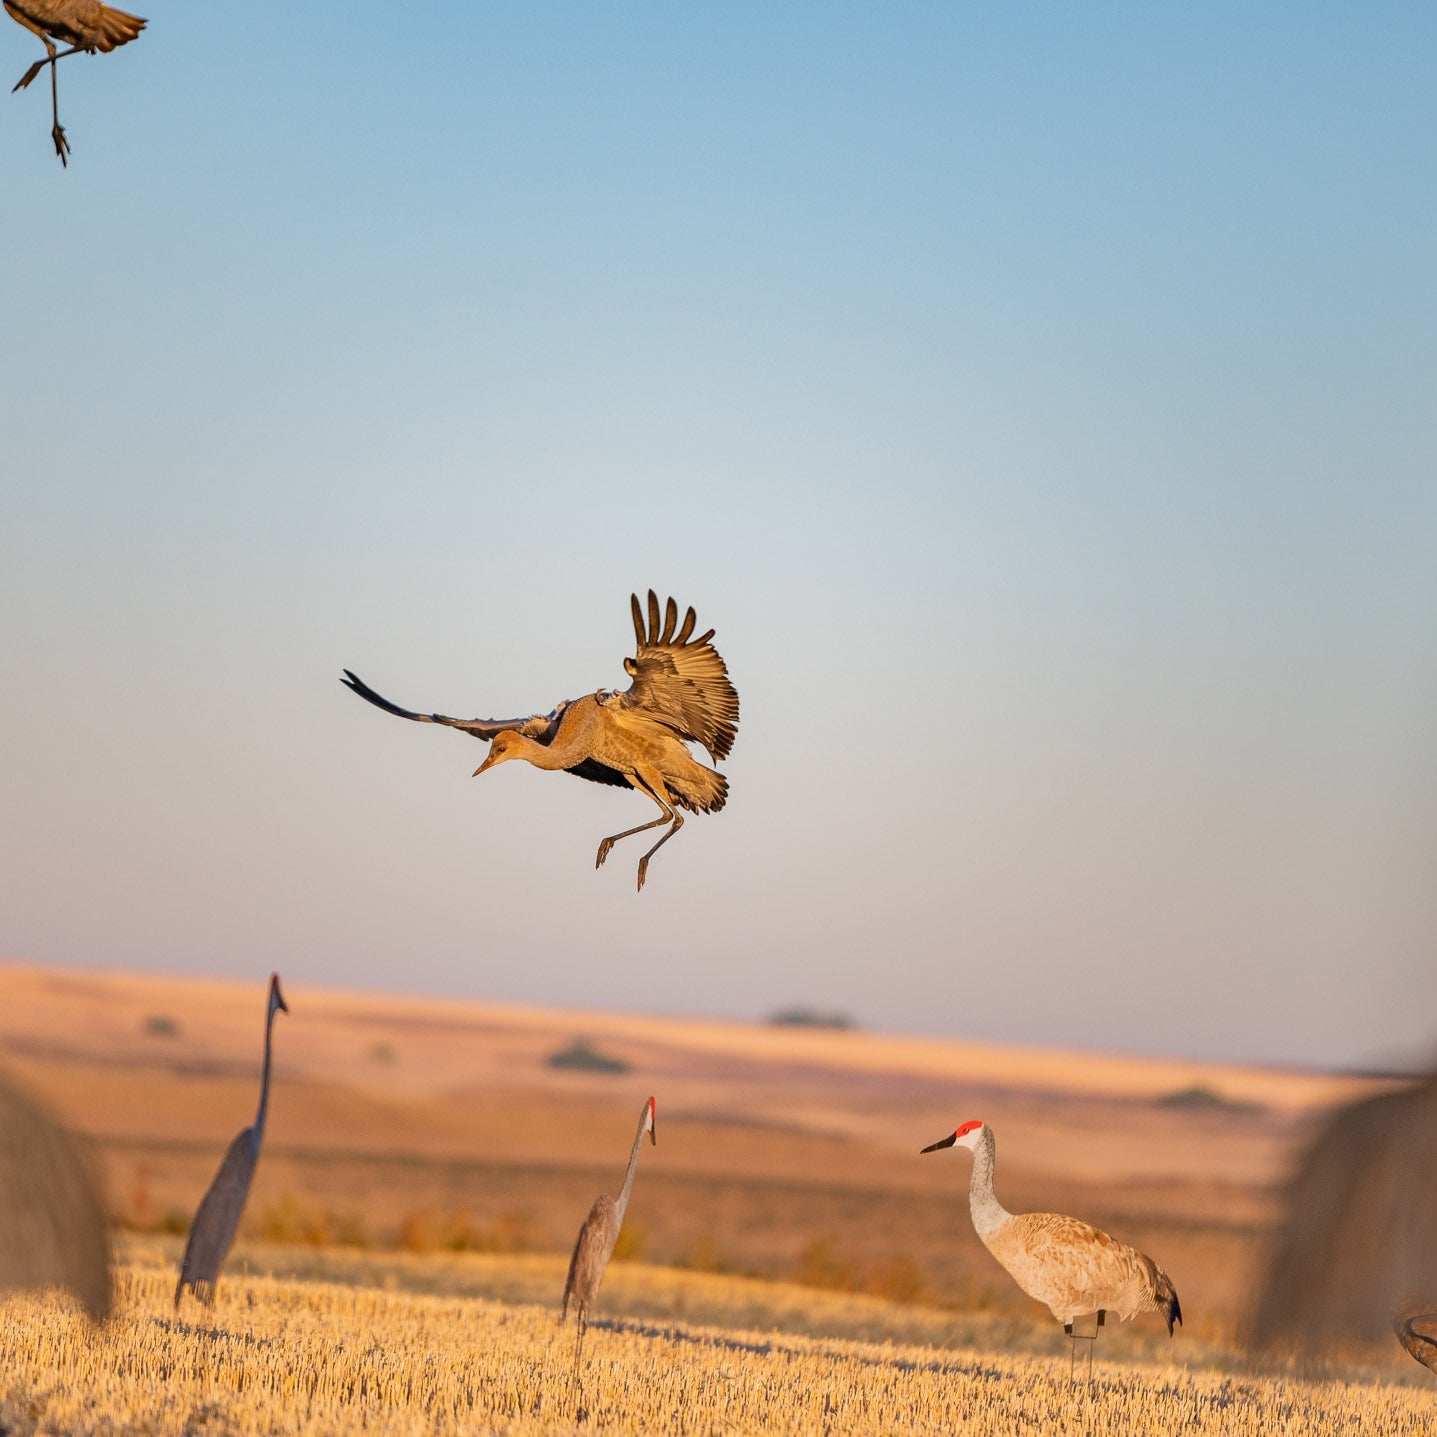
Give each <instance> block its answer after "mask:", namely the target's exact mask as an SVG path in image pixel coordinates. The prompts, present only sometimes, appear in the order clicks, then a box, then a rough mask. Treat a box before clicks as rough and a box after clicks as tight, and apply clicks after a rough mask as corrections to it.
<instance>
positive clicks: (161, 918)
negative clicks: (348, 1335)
mask: <svg viewBox="0 0 1437 1437" xmlns="http://www.w3.org/2000/svg"><path fill="white" fill-rule="evenodd" d="M146 3H147V0H146ZM148 18H149V21H150V24H149V28H148V29H147V30H146V31H145V32H144V33H143V34H142V35H141V36H140V37H139V39H138V40H136V41H135V42H133V43H132V44H130V45H128V46H125V47H124V48H122V49H121V50H117V51H115V52H113V53H111V54H109V55H103V56H83V55H82V56H76V57H74V58H72V59H69V60H66V61H64V62H63V63H62V64H61V66H60V68H59V86H60V95H59V99H60V115H61V120H62V123H63V124H64V125H65V126H66V130H67V134H68V137H69V140H70V143H71V146H72V155H71V159H70V164H69V167H68V168H62V167H61V165H60V164H59V162H58V160H57V159H56V157H55V155H54V153H53V150H52V147H51V144H50V139H49V123H50V121H49V96H48V93H47V87H46V86H45V85H44V84H43V83H39V84H36V85H34V86H32V87H31V89H30V90H27V91H24V92H21V93H20V94H17V95H11V94H9V93H0V121H3V122H0V213H3V214H4V216H5V228H6V232H7V234H8V236H9V251H8V252H9V254H10V261H9V263H8V265H7V266H5V269H4V273H3V274H0V300H3V314H4V334H5V340H6V342H5V344H4V345H3V350H0V490H3V505H0V514H3V520H0V613H3V615H4V619H3V624H0V663H3V675H4V682H3V684H0V734H3V739H4V742H3V745H0V814H3V820H0V866H3V871H4V873H5V875H6V877H5V882H4V884H3V887H0V958H8V959H11V960H15V961H27V962H43V963H55V964H63V965H74V966H77V967H87V968H126V969H143V970H149V971H161V972H174V973H194V974H215V975H225V976H236V977H243V976H246V975H254V977H255V979H256V982H261V981H263V979H264V977H265V976H266V975H267V974H268V972H269V970H270V969H271V968H277V969H279V970H280V971H281V972H282V973H283V974H284V975H285V977H286V978H287V979H289V980H290V981H291V982H292V983H316V984H325V985H342V986H351V987H359V988H375V989H382V990H392V991H416V992H423V993H431V994H447V995H455V996H467V997H482V998H489V999H500V1000H514V1001H521V1002H531V1003H558V1004H564V1005H570V1006H576V1007H580V1008H589V1009H632V1010H642V1011H650V1012H660V1013H674V1014H706V1015H717V1016H726V1017H736V1018H756V1019H762V1018H763V1017H765V1016H766V1015H768V1014H770V1013H772V1012H773V1011H774V1010H776V1009H778V1008H782V1007H786V1006H791V1005H794V1004H806V1005H812V1006H816V1007H820V1008H823V1009H829V1010H835V1011H839V1012H843V1013H846V1014H848V1015H850V1016H851V1017H852V1018H853V1019H854V1020H856V1021H857V1022H859V1023H860V1024H862V1025H863V1026H865V1027H871V1028H876V1029H885V1030H893V1031H898V1032H913V1033H927V1034H940V1035H951V1036H954V1037H958V1038H964V1039H975V1040H981V1041H990V1042H1001V1043H1007V1042H1016V1043H1030V1044H1040V1045H1057V1046H1062V1047H1071V1048H1080V1049H1098V1050H1117V1051H1123V1052H1132V1053H1152V1054H1164V1055H1173V1056H1184V1057H1194V1058H1217V1059H1239V1060H1244V1061H1258V1062H1264V1063H1300V1064H1307V1065H1317V1066H1322V1067H1330V1066H1360V1067H1386V1066H1395V1065H1403V1064H1408V1063H1415V1062H1419V1061H1425V1060H1428V1059H1430V1058H1431V1056H1432V1055H1433V1052H1434V1050H1437V943H1435V942H1434V933H1437V882H1434V879H1437V871H1434V868H1437V864H1434V855H1437V758H1434V742H1433V740H1434V733H1437V722H1435V721H1437V602H1434V599H1437V482H1434V477H1437V267H1434V265H1433V262H1432V257H1433V255H1434V254H1437V190H1434V187H1433V185H1432V183H1431V177H1432V175H1433V173H1434V171H1437V163H1434V162H1437V88H1434V87H1433V85H1432V84H1431V74H1432V66H1433V61H1434V58H1437V12H1434V11H1433V10H1432V9H1431V7H1429V6H1425V5H1418V4H1412V5H1385V4H1381V3H1378V4H1374V5H1369V6H1361V7H1357V6H1346V5H1342V6H1339V5H1324V4H1307V3H1304V4H1301V5H1299V4H1296V3H1291V4H1283V3H1275V4H1271V5H1264V6H1251V5H1238V4H1227V5H1221V4H1220V5H1214V6H1203V7H1185V8H1184V7H1172V6H1158V7H1154V6H1145V5H1119V4H1103V3H1097V4H1093V5H1084V6H1060V5H1053V4H1049V5H1029V4H1021V3H1015V4H1005V5H1001V6H999V5H977V4H967V3H953V4H948V5H934V4H906V3H892V4H884V5H856V4H843V3H835V4H831V5H824V6H809V5H773V4H758V3H753V4H744V3H737V4H733V5H726V6H721V7H714V6H705V7H699V6H651V5H633V4H624V3H614V4H606V5H602V6H593V5H584V4H563V3H551V4H543V5H493V4H487V3H470V0H466V3H462V4H459V3H435V4H432V5H430V6H428V7H427V8H425V9H424V10H423V11H421V12H416V11H414V10H413V9H408V8H406V7H402V6H392V5H378V4H367V3H362V0H361V3H358V4H355V3H351V4H347V5H344V6H342V7H341V6H339V5H337V4H334V3H331V0H314V3H313V4H311V5H309V6H306V7H305V10H304V14H303V16H302V17H301V16H299V15H298V14H297V12H296V11H295V9H294V7H293V6H292V5H286V6H284V7H281V6H279V5H277V4H274V3H267V0H260V3H256V4H251V5H247V6H243V7H236V6H211V5H195V6H188V7H165V8H160V6H159V4H158V3H157V4H156V5H155V6H154V7H153V8H151V9H150V10H149V11H148ZM301 22H302V28H301ZM39 53H40V50H39V46H38V42H37V41H36V40H35V39H34V37H33V36H31V35H29V34H28V33H26V32H25V31H24V30H22V29H21V28H20V27H19V26H16V25H4V26H3V27H0V64H3V65H4V66H8V67H9V70H6V71H5V72H4V73H7V74H8V73H9V71H11V70H13V71H14V73H15V77H16V78H18V77H19V74H20V73H21V72H22V71H23V70H24V68H25V67H26V66H27V65H28V64H29V63H30V61H31V60H32V59H33V58H35V56H36V55H38V54H39ZM8 88H9V86H8V83H7V84H6V85H3V86H0V92H7V91H8ZM649 587H653V588H655V589H656V590H658V592H659V593H660V594H661V595H667V594H670V593H672V594H673V595H675V596H676V597H677V598H678V600H679V601H680V603H681V604H683V605H688V604H692V605H694V606H695V608H696V609H697V611H698V616H699V622H700V624H701V625H702V626H704V627H708V626H710V625H711V626H713V627H714V628H715V629H716V631H717V635H716V639H715V643H716V644H717V646H718V649H719V651H720V652H721V653H722V654H723V656H724V658H725V659H726V661H727V662H728V665H729V669H730V672H731V674H732V676H733V679H734V682H735V684H736V686H737V688H738V692H739V694H740V697H741V703H742V719H741V724H740V728H739V734H738V740H737V743H736V744H735V746H734V750H733V753H732V755H731V757H730V758H729V760H728V761H727V762H726V763H725V764H724V765H723V767H724V771H725V772H726V773H727V774H728V777H729V782H730V785H731V789H730V799H729V803H728V806H727V807H726V808H725V809H724V811H723V812H722V813H720V814H718V815H712V816H707V817H705V816H694V817H691V818H690V819H689V821H688V823H687V825H686V827H685V828H684V830H683V832H682V833H681V834H680V835H679V836H678V837H676V838H675V839H674V840H673V841H672V842H671V843H669V844H668V845H666V846H665V848H664V849H663V851H662V852H661V853H660V854H659V855H658V856H657V857H656V858H655V859H654V861H653V864H652V866H651V868H650V872H649V881H648V884H647V886H646V888H645V890H644V892H643V893H642V894H636V893H635V891H634V882H633V877H634V865H635V864H636V862H637V859H638V856H639V853H640V852H641V851H642V849H641V848H640V847H639V846H638V845H640V844H642V843H643V842H644V841H645V840H644V839H632V840H628V841H626V842H625V843H621V844H620V845H619V846H618V848H617V849H616V851H615V852H614V854H613V855H612V856H611V857H610V859H609V861H608V863H607V864H606V866H605V867H604V868H603V869H602V870H600V871H598V872H595V870H594V867H593V856H594V851H595V848H596V846H597V844H598V840H599V839H600V838H602V837H603V836H605V835H606V834H610V833H614V832H617V831H619V830H621V829H623V828H627V827H630V826H632V825H634V824H636V823H641V822H645V821H647V819H648V818H649V816H650V814H651V812H652V810H651V808H650V807H649V805H648V804H647V801H645V800H642V799H640V798H638V797H637V796H636V795H632V794H627V793H625V792H621V791H620V790H618V789H610V788H603V787H600V786H597V785H593V784H586V783H582V782H578V781H574V780H571V779H570V778H568V777H566V776H563V775H554V774H550V773H543V772H540V771H538V770H535V769H532V768H530V767H529V766H527V765H523V764H517V763H515V764H508V765H505V766H503V767H501V768H498V769H496V770H493V771H492V772H490V773H489V774H486V775H485V776H484V777H483V778H481V779H477V780H476V779H472V778H471V777H470V774H471V772H472V770H473V769H474V768H475V767H476V766H477V764H478V763H479V762H480V761H481V760H482V759H483V757H484V754H485V747H484V745H483V744H481V743H477V742H475V741H474V740H473V739H471V738H469V737H468V736H465V735H462V734H457V733H451V732H448V731H445V730H441V729H434V728H421V727H419V726H418V725H413V724H406V723H402V722H401V721H399V720H397V719H394V718H391V717H389V716H387V715H385V714H383V713H380V712H378V711H376V710H375V709H373V708H370V707H369V706H367V705H365V704H363V703H361V702H360V701H359V700H357V699H356V698H355V697H354V696H353V695H352V694H350V693H349V692H348V691H347V690H346V689H345V688H344V687H343V686H342V685H341V684H340V683H339V677H340V672H341V670H342V669H343V668H350V669H353V670H355V671H356V672H357V673H359V674H360V675H361V676H362V677H363V678H364V679H366V680H367V681H368V682H369V683H371V684H373V685H374V687H376V688H377V689H378V690H379V691H380V692H381V693H383V694H385V695H387V696H389V697H390V698H392V699H394V700H395V701H397V702H399V703H401V704H404V705H406V706H408V707H411V708H418V709H422V710H425V711H431V710H438V711H440V712H444V713H450V714H458V715H461V716H465V717H473V716H484V717H490V716H500V717H504V716H511V715H521V714H529V713H533V712H537V711H544V710H548V709H549V708H551V707H552V706H553V705H554V704H555V703H556V702H557V701H559V700H561V699H564V698H569V697H574V696H576V695H578V694H582V693H585V692H589V691H591V690H593V689H595V688H598V687H601V686H602V687H608V686H620V685H622V684H623V683H624V682H625V680H624V674H623V669H622V661H623V659H624V657H625V656H626V655H628V654H629V653H631V652H632V645H633V634H632V628H631V625H630V620H629V614H628V602H629V594H630V593H631V592H632V591H635V590H637V591H639V592H643V591H644V590H646V589H648V588H649Z"/></svg>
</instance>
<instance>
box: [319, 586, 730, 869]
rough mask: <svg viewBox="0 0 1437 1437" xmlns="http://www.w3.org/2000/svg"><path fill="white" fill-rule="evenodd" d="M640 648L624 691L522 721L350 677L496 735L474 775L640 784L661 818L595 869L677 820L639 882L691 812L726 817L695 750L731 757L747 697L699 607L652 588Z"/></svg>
mask: <svg viewBox="0 0 1437 1437" xmlns="http://www.w3.org/2000/svg"><path fill="white" fill-rule="evenodd" d="M630 603H631V605H632V610H633V618H634V635H635V638H636V641H637V649H636V652H635V654H634V657H633V658H631V659H625V660H624V671H625V673H627V674H628V675H629V677H630V678H632V679H633V683H632V684H630V686H629V687H628V688H627V689H624V690H622V691H615V690H606V689H599V690H597V691H596V692H595V693H592V694H585V695H584V696H583V697H582V698H577V699H566V700H564V701H563V702H562V703H560V704H559V705H558V706H557V707H556V708H555V709H554V710H553V711H552V712H551V713H547V714H533V715H531V716H530V717H528V718H518V719H456V718H448V717H446V716H445V715H444V714H420V713H411V712H410V711H409V710H408V709H402V708H400V707H399V706H398V705H397V704H392V703H390V702H389V700H388V699H386V698H381V697H380V696H379V695H378V694H377V693H375V692H374V690H373V689H372V688H370V687H369V685H368V684H366V683H364V682H363V680H361V679H360V678H359V677H358V676H357V675H355V674H354V673H353V672H351V671H350V670H349V669H345V671H344V678H343V679H342V680H341V682H343V683H345V684H347V685H348V686H349V687H350V688H352V689H353V690H354V692H355V693H357V694H358V695H359V696H360V698H362V699H368V700H369V702H370V703H372V704H374V705H375V706H376V707H377V708H382V709H383V710H384V711H385V712H386V713H391V714H397V715H398V716H399V717H400V718H406V719H413V720H415V721H416V722H417V723H437V724H447V725H448V726H449V727H450V728H457V729H462V730H463V731H464V732H465V733H471V734H473V735H474V737H475V738H482V739H487V740H488V741H489V757H488V758H486V759H485V760H484V762H483V763H481V764H480V765H479V767H478V768H476V769H475V770H474V775H473V776H474V777H475V778H477V777H478V776H479V775H480V774H481V773H484V772H486V771H487V770H488V769H491V768H494V767H495V766H496V765H497V764H501V763H504V762H506V761H507V760H508V759H511V758H521V759H524V760H525V761H526V762H528V763H532V764H533V765H534V767H535V768H547V769H562V770H564V771H565V772H567V773H572V774H576V775H577V776H578V777H579V778H587V779H591V780H592V781H593V782H595V783H610V784H616V785H619V786H621V787H622V786H623V785H625V784H627V785H630V786H632V787H633V788H636V789H637V790H638V791H639V792H640V793H642V794H644V795H645V796H646V797H647V798H650V799H652V800H653V802H654V803H656V804H657V805H658V807H659V817H658V818H656V819H654V820H653V822H652V823H641V824H639V825H638V827H637V828H627V829H625V830H624V831H623V832H622V833H616V834H614V835H613V836H612V837H611V838H606V839H604V841H603V842H602V843H600V844H599V852H598V856H597V857H596V858H595V859H594V867H595V868H598V867H599V866H600V865H601V864H602V863H603V861H604V860H605V859H606V858H607V857H608V856H609V850H610V849H611V848H612V847H613V846H614V844H615V843H617V842H618V841H619V839H621V838H628V837H630V836H631V835H633V834H635V833H643V832H645V830H647V829H650V828H659V827H661V826H663V825H665V824H667V825H669V826H668V829H667V831H666V832H665V833H664V835H663V837H662V838H660V839H659V841H658V842H657V843H656V844H654V846H653V847H652V848H650V849H649V851H648V852H647V853H645V854H644V856H643V857H642V858H641V859H640V860H639V888H640V889H642V888H643V886H644V878H645V875H646V874H647V873H648V867H649V859H651V858H652V857H653V856H654V854H655V853H657V852H658V851H659V849H660V848H662V847H663V846H664V844H665V843H667V842H668V841H669V839H671V838H672V837H673V836H674V834H676V833H677V832H678V831H679V829H681V828H682V827H683V826H684V820H683V815H682V814H681V813H680V812H679V811H678V810H679V809H681V808H684V809H688V810H689V811H690V812H693V813H717V812H718V811H719V809H721V808H722V807H723V806H724V803H725V801H726V800H727V798H728V780H727V779H726V778H725V777H724V776H723V774H721V773H717V772H715V770H713V769H711V768H707V767H705V765H703V764H701V763H699V762H698V761H697V760H696V759H695V758H694V757H693V755H692V754H691V753H690V752H689V750H688V748H687V746H686V745H687V743H688V742H690V741H692V742H695V743H701V744H702V745H703V746H704V747H705V748H706V749H707V750H708V751H709V754H710V755H711V756H712V757H713V759H714V761H715V762H718V761H719V760H720V759H723V758H725V757H727V755H728V752H729V750H730V749H731V748H732V747H733V741H734V735H735V732H736V730H737V728H738V694H737V693H736V692H735V691H734V687H733V685H732V684H731V683H730V682H729V677H728V670H727V668H725V667H724V661H723V660H722V659H721V658H720V657H719V655H718V651H717V650H716V649H715V648H714V647H713V645H712V644H711V643H709V640H710V639H711V638H713V634H714V631H713V630H712V629H709V630H708V631H707V632H706V633H702V634H700V635H699V636H698V638H693V637H692V635H693V631H694V627H695V623H696V621H695V618H694V611H693V609H692V608H690V609H689V611H688V612H687V613H686V614H685V615H684V621H683V624H682V626H680V625H679V622H678V606H677V605H676V604H675V603H674V601H673V600H672V599H670V600H669V601H668V604H667V606H666V608H665V610H664V614H663V620H662V624H661V623H660V617H659V601H658V598H657V597H656V596H655V594H654V591H653V590H652V589H650V590H649V602H648V616H647V624H646V623H645V614H644V609H643V607H642V606H641V605H640V603H639V596H638V595H637V594H634V595H631V596H630Z"/></svg>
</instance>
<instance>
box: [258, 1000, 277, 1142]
mask: <svg viewBox="0 0 1437 1437" xmlns="http://www.w3.org/2000/svg"><path fill="white" fill-rule="evenodd" d="M278 1011H279V1010H278V1009H277V1008H276V1007H275V1005H274V1000H273V999H271V1000H270V1005H269V1016H268V1017H267V1018H266V1019H265V1020H264V1072H263V1073H261V1074H260V1080H259V1111H258V1112H257V1113H256V1114H255V1115H254V1135H255V1138H256V1139H258V1138H259V1135H260V1134H261V1133H262V1132H264V1115H265V1110H266V1109H267V1108H268V1107H269V1061H270V1049H271V1047H272V1045H273V1039H274V1015H275V1014H276V1013H277V1012H278Z"/></svg>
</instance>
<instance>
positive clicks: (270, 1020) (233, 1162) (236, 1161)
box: [175, 973, 289, 1308]
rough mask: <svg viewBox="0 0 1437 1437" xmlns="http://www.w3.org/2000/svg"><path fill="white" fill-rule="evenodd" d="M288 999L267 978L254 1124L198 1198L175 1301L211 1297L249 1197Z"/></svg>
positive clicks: (232, 1147)
mask: <svg viewBox="0 0 1437 1437" xmlns="http://www.w3.org/2000/svg"><path fill="white" fill-rule="evenodd" d="M288 1012H289V1004H288V1003H286V1002H285V1001H284V994H283V993H281V992H280V991H279V974H278V973H271V974H270V979H269V1009H268V1011H267V1012H266V1014H265V1020H264V1071H263V1073H262V1074H261V1076H260V1080H259V1111H258V1112H257V1113H256V1114H255V1119H254V1126H253V1127H249V1128H245V1129H244V1130H243V1131H242V1132H240V1133H239V1134H237V1135H236V1137H235V1140H234V1141H233V1142H232V1143H231V1144H230V1145H229V1148H228V1149H227V1151H226V1152H225V1155H224V1158H223V1159H222V1160H221V1162H220V1168H219V1171H218V1172H217V1173H216V1174H215V1176H214V1181H213V1182H211V1183H210V1185H209V1189H208V1191H207V1192H206V1193H205V1195H204V1197H202V1198H201V1199H200V1205H199V1208H198V1209H197V1210H196V1212H195V1220H194V1222H192V1223H191V1224H190V1235H189V1238H188V1240H187V1241H186V1242H185V1255H184V1258H183V1260H182V1261H181V1262H180V1280H179V1281H178V1282H177V1283H176V1284H175V1306H176V1307H177V1308H178V1307H179V1305H180V1297H181V1296H182V1294H183V1293H184V1290H185V1288H187V1287H188V1288H189V1289H190V1290H191V1291H192V1292H193V1293H194V1295H195V1296H196V1297H197V1298H199V1300H200V1301H201V1302H203V1303H204V1304H205V1305H206V1306H212V1305H213V1304H214V1300H215V1284H216V1282H218V1281H219V1275H220V1264H221V1263H223V1262H224V1260H225V1257H226V1256H227V1255H228V1253H229V1250H230V1244H231V1243H232V1242H233V1241H234V1240H235V1232H236V1230H237V1229H238V1228H239V1220H240V1214H241V1213H242V1212H243V1211H244V1205H245V1199H246V1198H247V1197H248V1196H249V1185H250V1180H251V1179H252V1178H253V1177H254V1169H255V1164H256V1163H257V1162H259V1144H260V1139H261V1138H262V1137H263V1136H264V1119H265V1112H266V1110H267V1109H268V1107H269V1062H270V1042H271V1037H272V1035H273V1032H274V1015H275V1014H276V1013H288Z"/></svg>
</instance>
